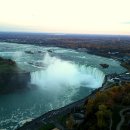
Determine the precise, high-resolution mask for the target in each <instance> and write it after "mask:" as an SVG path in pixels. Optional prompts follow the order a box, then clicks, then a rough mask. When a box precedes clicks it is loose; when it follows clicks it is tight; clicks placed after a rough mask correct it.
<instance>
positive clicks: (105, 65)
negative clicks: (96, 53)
mask: <svg viewBox="0 0 130 130" xmlns="http://www.w3.org/2000/svg"><path fill="white" fill-rule="evenodd" d="M100 66H102V68H104V69H105V68H108V67H109V65H108V64H100Z"/></svg>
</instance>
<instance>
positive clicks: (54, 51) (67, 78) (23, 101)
mask: <svg viewBox="0 0 130 130" xmlns="http://www.w3.org/2000/svg"><path fill="white" fill-rule="evenodd" d="M48 50H49V51H48ZM0 56H2V57H5V58H11V59H13V60H15V61H16V63H17V64H18V66H19V67H20V68H21V69H23V70H25V71H29V72H30V73H31V81H30V84H33V85H36V86H37V87H36V88H35V89H30V90H28V91H25V92H19V93H11V94H8V95H0V129H9V130H13V129H15V128H17V127H18V126H20V125H22V124H23V123H24V122H25V120H28V119H32V118H35V117H38V116H39V115H41V114H43V113H45V112H47V111H49V110H52V109H56V108H59V107H62V106H65V105H66V104H69V103H71V102H74V101H77V100H79V99H81V98H83V97H85V96H87V95H88V94H89V93H90V92H91V91H92V90H93V89H95V88H98V87H100V86H101V85H102V83H103V81H104V76H105V74H110V73H114V72H116V73H121V72H124V71H125V69H124V68H123V67H121V66H120V63H119V62H118V61H115V60H113V59H108V58H104V57H100V56H95V55H90V54H87V53H84V52H77V51H74V50H71V49H63V48H58V47H39V46H33V45H22V44H14V43H2V42H1V43H0ZM100 63H106V64H109V68H107V69H103V68H102V67H101V66H100V65H99V64H100ZM29 87H31V85H30V86H29Z"/></svg>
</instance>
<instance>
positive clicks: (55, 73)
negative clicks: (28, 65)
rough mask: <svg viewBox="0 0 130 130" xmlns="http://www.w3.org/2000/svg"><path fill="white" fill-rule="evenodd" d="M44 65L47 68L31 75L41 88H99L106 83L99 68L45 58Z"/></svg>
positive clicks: (32, 80)
mask: <svg viewBox="0 0 130 130" xmlns="http://www.w3.org/2000/svg"><path fill="white" fill-rule="evenodd" d="M43 64H45V66H46V68H44V69H43V70H40V71H36V72H32V73H31V83H32V84H35V85H37V86H39V87H41V88H44V89H45V88H48V89H52V90H55V89H61V88H64V87H69V88H70V87H75V88H76V87H80V86H83V87H91V88H98V87H101V86H102V83H103V81H104V77H105V75H104V73H103V72H102V71H100V70H99V69H98V68H93V67H86V66H84V65H77V64H75V63H72V62H69V61H64V60H61V59H59V58H56V57H51V56H50V55H49V54H48V53H47V54H46V55H45V56H44V59H43Z"/></svg>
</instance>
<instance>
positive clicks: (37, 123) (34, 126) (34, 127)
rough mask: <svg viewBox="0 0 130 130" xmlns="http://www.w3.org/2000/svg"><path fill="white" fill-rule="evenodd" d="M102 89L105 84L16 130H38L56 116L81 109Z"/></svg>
mask: <svg viewBox="0 0 130 130" xmlns="http://www.w3.org/2000/svg"><path fill="white" fill-rule="evenodd" d="M104 87H105V84H104V85H103V86H102V87H100V88H98V89H95V90H94V91H92V93H91V94H90V95H88V96H87V97H85V98H84V99H81V100H79V101H77V102H74V103H72V104H69V105H67V106H65V107H62V108H59V109H57V110H52V111H49V112H47V113H45V114H43V115H42V116H40V117H38V118H36V119H34V120H32V121H31V122H28V123H26V124H25V125H23V126H22V127H20V128H18V129H17V130H38V129H39V128H40V127H41V126H42V125H43V124H46V123H47V122H49V121H52V120H54V119H55V118H56V117H58V116H62V115H67V114H69V113H71V112H75V110H77V109H79V108H81V106H82V105H84V103H85V102H86V101H87V100H88V99H89V98H91V97H93V96H95V93H96V92H97V91H101V90H102V89H103V90H104Z"/></svg>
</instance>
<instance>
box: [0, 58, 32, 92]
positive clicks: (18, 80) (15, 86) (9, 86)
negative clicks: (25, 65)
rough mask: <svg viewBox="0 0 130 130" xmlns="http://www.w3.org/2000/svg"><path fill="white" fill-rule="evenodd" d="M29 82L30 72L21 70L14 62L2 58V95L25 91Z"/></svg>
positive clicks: (0, 74) (0, 66) (0, 73)
mask: <svg viewBox="0 0 130 130" xmlns="http://www.w3.org/2000/svg"><path fill="white" fill-rule="evenodd" d="M29 81H30V73H29V72H24V71H22V70H20V69H19V68H18V67H17V65H16V63H15V62H14V61H12V60H10V59H3V58H1V57H0V94H5V93H10V92H14V91H17V90H19V89H24V88H26V87H27V84H28V82H29Z"/></svg>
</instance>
